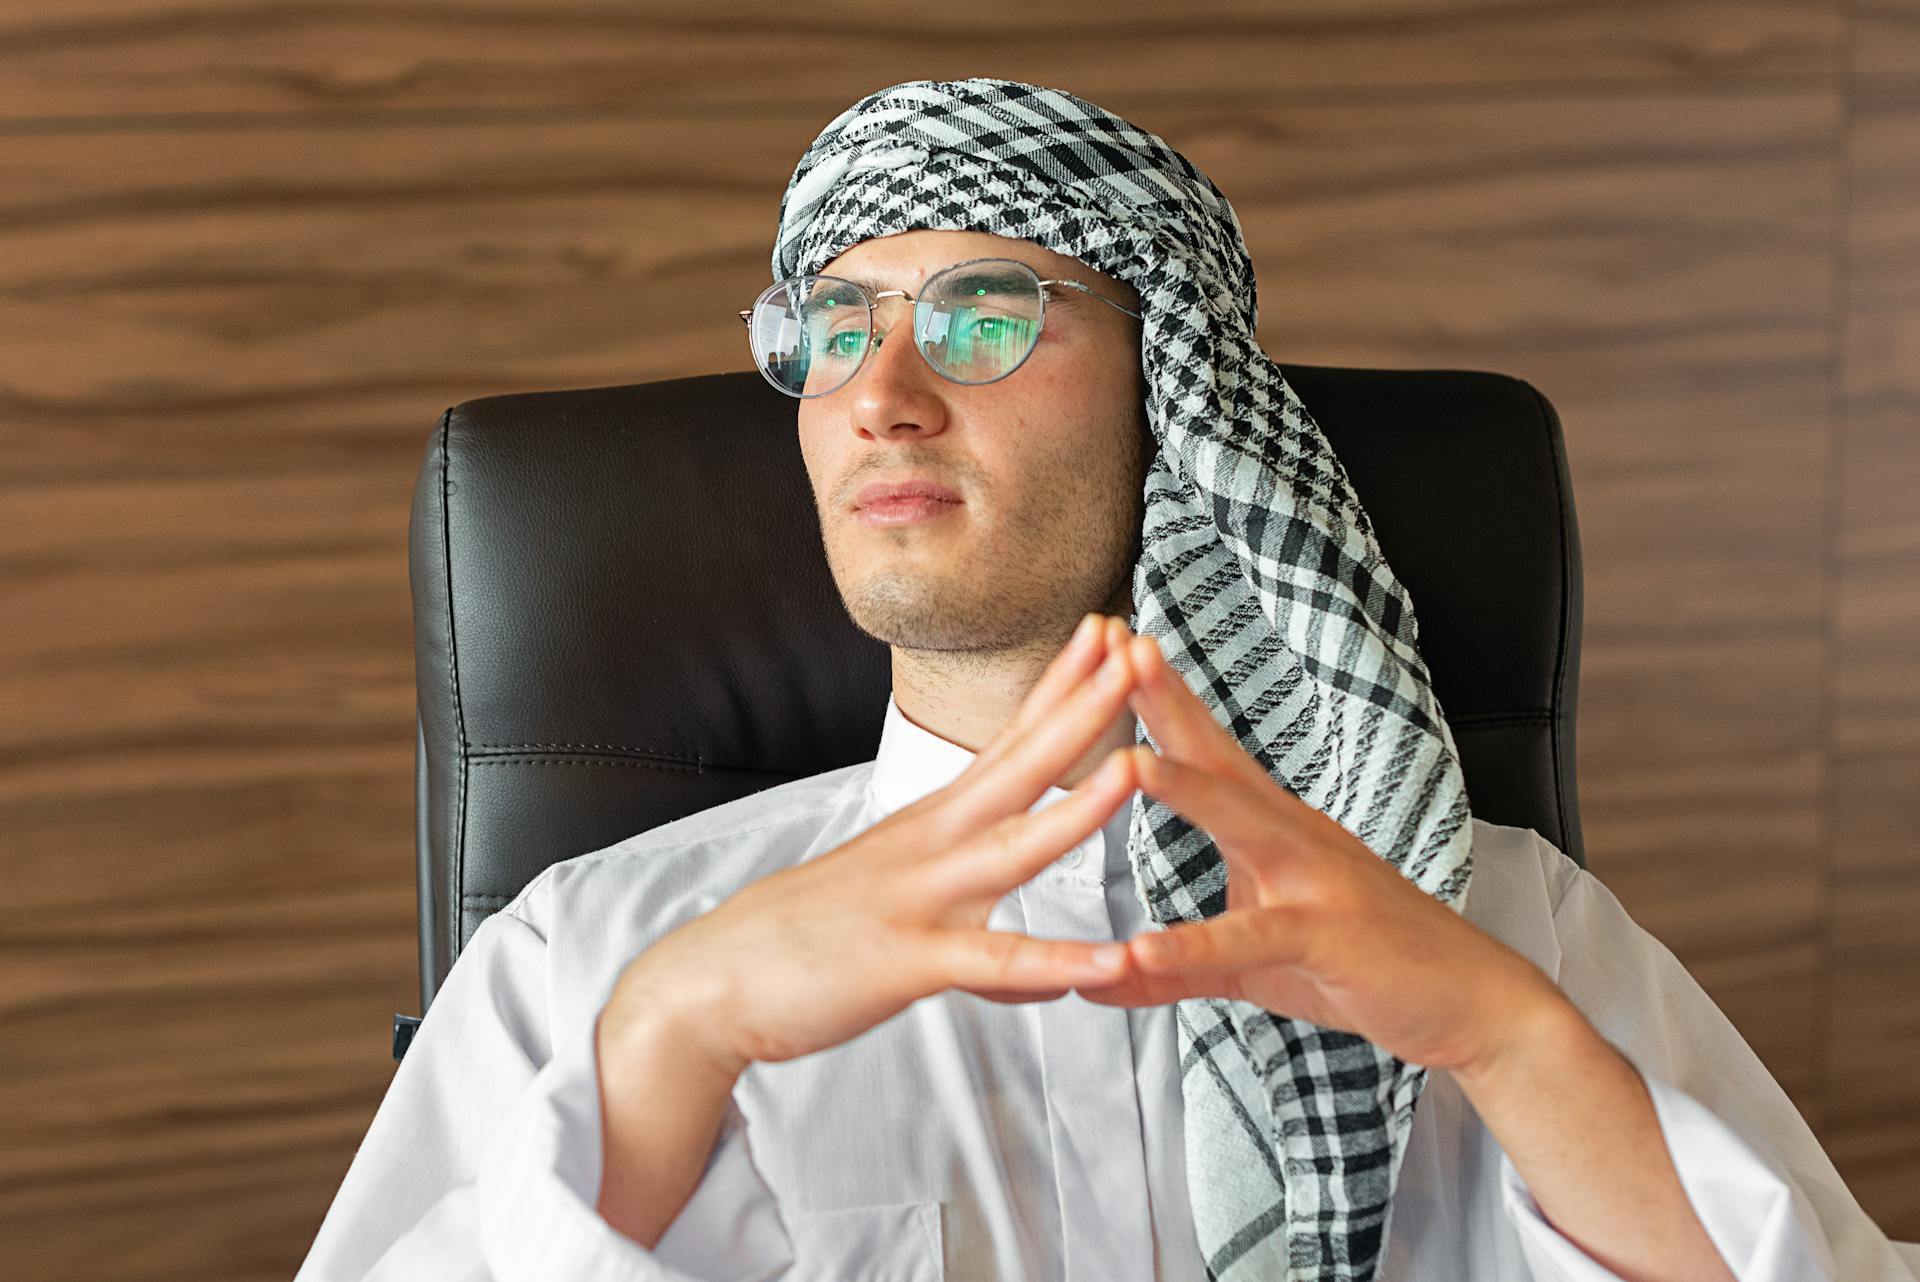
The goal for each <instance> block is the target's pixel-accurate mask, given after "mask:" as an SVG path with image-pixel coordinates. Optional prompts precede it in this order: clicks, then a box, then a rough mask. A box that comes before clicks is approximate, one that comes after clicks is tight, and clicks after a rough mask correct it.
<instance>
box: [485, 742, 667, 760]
mask: <svg viewBox="0 0 1920 1282" xmlns="http://www.w3.org/2000/svg"><path fill="white" fill-rule="evenodd" d="M473 746H474V748H475V749H476V750H478V751H500V752H514V751H522V750H544V749H549V748H555V749H560V750H562V751H566V752H602V751H604V752H638V753H644V754H645V755H647V756H650V757H662V758H665V759H666V760H668V761H691V762H692V763H693V764H694V765H699V764H700V758H699V757H698V756H693V757H689V756H687V755H686V754H685V753H681V752H663V751H661V750H660V749H658V748H636V747H634V746H633V745H632V744H630V743H476V744H474V745H473Z"/></svg>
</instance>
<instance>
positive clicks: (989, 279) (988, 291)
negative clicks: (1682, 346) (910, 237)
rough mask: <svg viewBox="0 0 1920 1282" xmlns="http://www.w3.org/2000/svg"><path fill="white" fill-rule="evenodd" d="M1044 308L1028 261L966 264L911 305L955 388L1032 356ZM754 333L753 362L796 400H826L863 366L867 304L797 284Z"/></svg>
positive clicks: (766, 310)
mask: <svg viewBox="0 0 1920 1282" xmlns="http://www.w3.org/2000/svg"><path fill="white" fill-rule="evenodd" d="M888 301H889V302H891V301H894V300H891V299H889V300H888ZM1042 305H1043V299H1042V294H1041V290H1040V277H1039V275H1038V274H1036V273H1035V272H1034V271H1033V270H1032V269H1031V268H1029V267H1027V266H1026V265H1025V264H1024V263H1016V262H1013V261H1011V260H988V261H985V262H975V263H961V264H958V265H956V266H955V267H952V268H949V269H947V270H946V271H943V272H941V273H939V274H938V275H936V276H935V277H934V278H933V279H932V280H930V281H928V282H927V288H926V289H924V290H923V291H922V292H921V295H920V298H919V301H918V302H917V303H916V304H915V305H914V337H915V340H916V345H917V346H918V347H919V349H920V351H921V353H922V354H923V355H924V356H925V357H926V358H927V362H928V363H929V364H930V365H932V366H933V368H934V369H935V370H937V371H939V372H940V373H941V374H943V375H945V376H946V377H947V378H950V379H952V380H953V381H954V382H956V383H969V384H973V383H991V382H994V381H995V380H996V379H1002V378H1005V377H1006V376H1007V375H1008V374H1011V373H1012V372H1013V371H1014V370H1016V369H1018V368H1019V367H1020V366H1021V364H1022V363H1024V362H1025V361H1026V359H1027V356H1028V354H1029V353H1031V352H1032V351H1033V344H1034V340H1035V339H1037V338H1038V337H1039V335H1040V316H1041V310H1042ZM751 332H752V338H753V352H754V357H755V359H756V360H758V361H759V363H760V369H761V372H762V373H763V374H765V375H766V377H767V378H768V380H769V381H771V382H772V383H773V384H774V385H775V386H776V387H779V388H780V389H781V390H783V391H785V392H788V393H789V394H791V395H794V396H802V397H806V396H824V395H826V394H827V393H828V392H831V391H834V390H835V389H837V388H839V387H840V386H842V385H843V384H845V383H846V382H847V380H849V379H851V378H852V377H853V375H854V373H855V372H856V371H857V370H858V369H859V368H860V362H861V359H862V358H863V357H864V356H865V354H866V344H867V342H868V317H867V300H866V298H865V297H864V296H863V295H862V293H861V291H860V289H859V288H858V287H857V286H855V285H854V284H853V283H852V282H850V281H844V280H840V279H838V278H837V277H833V276H799V277H795V278H793V279H792V280H788V281H785V282H783V283H782V284H781V285H780V287H779V288H777V289H774V290H772V291H770V292H769V293H768V294H767V296H766V297H765V298H763V299H762V300H761V301H760V303H759V305H758V306H757V307H756V308H755V309H754V313H753V323H752V326H751ZM885 337H886V335H885V334H883V335H882V339H883V340H884V338H885Z"/></svg>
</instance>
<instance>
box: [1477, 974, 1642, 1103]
mask: <svg viewBox="0 0 1920 1282" xmlns="http://www.w3.org/2000/svg"><path fill="white" fill-rule="evenodd" d="M1529 991H1530V992H1531V993H1532V996H1531V997H1529V998H1528V999H1527V1000H1525V1001H1524V1002H1523V1003H1522V1004H1521V1005H1520V1006H1519V1007H1518V1008H1515V1009H1510V1010H1508V1011H1507V1012H1505V1017H1504V1018H1503V1020H1502V1022H1501V1029H1500V1034H1499V1035H1498V1037H1496V1038H1494V1039H1492V1040H1490V1041H1489V1043H1488V1045H1487V1046H1486V1047H1485V1048H1483V1050H1482V1051H1481V1053H1480V1055H1479V1056H1478V1057H1477V1058H1476V1059H1474V1060H1473V1061H1472V1062H1470V1063H1467V1064H1461V1065H1457V1066H1455V1067H1454V1068H1453V1069H1452V1070H1451V1071H1452V1073H1453V1076H1454V1078H1455V1079H1456V1080H1457V1081H1458V1082H1459V1083H1460V1088H1461V1089H1462V1090H1463V1091H1465V1092H1466V1094H1467V1095H1468V1097H1469V1098H1473V1097H1475V1096H1480V1095H1482V1094H1483V1093H1485V1092H1489V1091H1499V1090H1501V1089H1502V1087H1503V1085H1504V1084H1507V1083H1511V1082H1514V1081H1515V1080H1516V1079H1518V1078H1521V1077H1525V1076H1528V1075H1531V1074H1536V1073H1538V1072H1539V1071H1540V1070H1541V1069H1542V1068H1548V1069H1549V1071H1550V1066H1551V1065H1554V1064H1564V1063H1566V1062H1567V1057H1568V1056H1569V1055H1572V1054H1577V1053H1580V1052H1584V1051H1591V1050H1593V1049H1595V1048H1594V1046H1593V1043H1594V1042H1595V1041H1604V1040H1605V1039H1604V1038H1601V1036H1600V1033H1599V1030H1597V1029H1595V1028H1594V1026H1593V1025H1592V1024H1591V1023H1589V1022H1588V1020H1587V1017H1586V1016H1585V1015H1583V1014H1581V1013H1580V1009H1579V1008H1578V1007H1577V1006H1575V1005H1574V1004H1573V1003H1572V1002H1571V1001H1569V1000H1568V999H1567V996H1566V994H1565V993H1562V992H1561V991H1560V990H1559V988H1558V987H1556V986H1554V985H1553V983H1552V981H1550V980H1549V981H1547V982H1546V984H1545V985H1544V986H1542V987H1538V988H1534V989H1531V990H1529Z"/></svg>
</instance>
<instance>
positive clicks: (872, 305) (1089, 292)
mask: <svg viewBox="0 0 1920 1282" xmlns="http://www.w3.org/2000/svg"><path fill="white" fill-rule="evenodd" d="M981 263H1006V264H1009V265H1011V266H1014V267H1018V268H1020V269H1021V270H1022V271H1024V272H1026V273H1027V274H1028V275H1030V276H1033V277H1034V278H1036V279H1038V278H1039V275H1040V273H1039V272H1037V271H1035V270H1034V269H1033V266H1032V264H1030V263H1023V262H1021V261H1020V260H1019V259H1017V258H997V257H992V256H988V257H986V258H968V259H965V260H963V261H961V262H957V263H949V264H947V265H946V266H945V267H942V268H941V269H940V270H939V271H937V272H935V273H934V274H933V275H931V276H929V277H928V278H927V280H926V283H925V284H923V285H922V286H921V289H922V290H924V289H925V288H926V285H931V284H932V283H933V282H934V281H936V280H939V279H940V278H941V277H942V276H945V275H946V274H947V273H948V272H951V271H957V270H959V269H960V268H962V267H974V266H978V265H979V264H981ZM803 278H810V279H813V280H834V281H839V282H840V283H841V284H843V285H851V286H853V288H854V289H855V290H857V291H859V294H860V298H861V301H862V302H864V303H865V304H866V305H867V332H866V338H865V340H864V345H863V346H862V347H861V349H860V360H859V362H858V363H857V364H856V365H854V367H853V369H852V371H851V372H850V373H848V375H847V376H846V378H844V379H842V380H841V381H840V382H838V383H836V384H834V386H832V387H831V388H828V389H827V390H826V391H824V392H813V393H806V392H796V391H793V390H792V389H790V388H787V387H783V386H781V385H780V383H779V382H777V381H776V380H775V379H774V377H773V375H771V374H769V373H767V367H766V366H765V365H764V364H762V363H761V360H760V353H759V352H757V351H756V352H754V353H753V366H754V368H755V369H757V370H759V371H760V377H762V378H764V379H766V380H767V382H769V383H772V384H773V386H774V388H775V389H776V390H777V391H780V392H782V393H784V394H785V395H787V396H791V397H793V398H795V399H796V400H813V399H815V398H817V397H821V396H831V395H833V394H834V393H835V392H837V391H839V390H840V389H841V388H843V387H845V386H847V384H849V383H851V382H853V380H854V379H856V378H858V377H859V376H860V371H861V370H863V369H865V368H866V365H867V357H868V356H869V355H871V354H872V352H873V349H874V346H875V344H874V342H873V314H874V312H875V310H877V309H878V308H879V306H880V300H881V299H883V298H902V299H905V300H906V301H907V302H910V303H912V304H914V325H915V332H914V344H913V350H914V351H916V352H919V353H920V359H921V360H923V361H925V362H926V363H927V368H928V369H931V370H932V371H933V372H934V373H936V374H938V375H939V376H940V377H941V378H944V379H946V380H947V381H948V382H949V383H957V384H959V385H960V386H961V387H985V386H987V385H988V384H990V383H998V382H999V381H1000V380H1001V379H1003V378H1006V377H1007V376H1008V375H1010V374H1012V373H1013V372H1014V370H1017V369H1019V368H1020V366H1022V365H1025V364H1026V363H1027V360H1028V359H1029V358H1030V357H1031V356H1032V355H1033V351H1034V348H1035V347H1038V346H1039V344H1040V335H1041V334H1042V333H1044V332H1045V331H1046V328H1047V300H1048V297H1049V295H1048V293H1047V289H1048V287H1049V286H1053V285H1064V286H1067V287H1068V288H1070V289H1077V290H1079V291H1080V292H1081V293H1082V294H1085V295H1086V296H1087V297H1089V298H1097V299H1099V300H1100V301H1101V302H1103V303H1105V304H1106V305H1107V306H1109V307H1111V308H1113V309H1114V310H1116V311H1120V312H1125V313H1126V314H1127V315H1128V316H1131V317H1133V318H1134V319H1135V320H1144V319H1145V318H1144V317H1143V316H1141V314H1140V313H1139V312H1136V311H1134V310H1133V309H1132V308H1130V307H1126V306H1124V305H1122V304H1120V303H1116V302H1114V301H1113V300H1112V299H1111V298H1108V297H1107V296H1106V295H1104V294H1102V293H1100V292H1099V291H1098V290H1096V289H1094V288H1093V286H1091V285H1088V284H1086V283H1084V282H1082V281H1077V280H1065V279H1060V280H1042V281H1040V318H1039V319H1038V320H1037V321H1036V322H1035V323H1034V330H1033V343H1032V344H1031V345H1029V346H1028V348H1027V354H1026V355H1025V356H1022V357H1021V358H1020V360H1019V363H1018V364H1016V365H1014V366H1013V368H1012V369H1009V370H1008V371H1007V372H1006V373H1005V374H999V375H996V376H994V377H993V378H989V379H983V380H982V381H980V382H978V383H969V382H966V381H964V380H962V379H958V378H955V377H953V375H951V374H949V373H947V372H946V371H945V370H943V369H940V368H939V367H937V366H936V365H934V363H933V360H932V358H930V357H929V356H928V355H927V353H926V350H925V349H924V348H922V347H921V346H920V341H919V330H918V326H919V323H920V307H919V303H920V300H919V298H918V297H917V296H916V295H913V294H910V293H908V292H907V291H906V290H904V289H883V290H881V291H880V292H879V293H877V294H871V293H869V292H868V291H867V287H866V286H865V285H862V284H861V283H860V282H859V281H854V280H848V279H847V278H846V277H844V276H833V275H829V274H827V273H824V272H809V273H805V274H804V277H803V276H789V277H787V278H786V279H785V280H779V281H775V282H774V283H773V284H771V285H769V286H767V287H766V288H765V289H763V290H761V291H760V296H759V297H758V298H755V299H754V300H753V306H752V307H748V308H744V309H743V310H742V311H741V312H740V320H741V322H742V323H743V324H745V325H746V326H747V327H748V330H749V333H748V336H747V338H748V347H749V348H751V347H752V339H753V336H752V333H751V330H752V326H753V314H754V313H755V312H756V311H758V310H759V309H760V304H762V303H764V302H766V301H767V299H768V298H770V297H772V296H773V295H774V293H776V292H777V291H779V290H782V289H785V288H786V287H787V286H788V285H791V284H792V283H793V282H794V281H796V280H801V279H803ZM888 332H889V333H891V332H892V331H888Z"/></svg>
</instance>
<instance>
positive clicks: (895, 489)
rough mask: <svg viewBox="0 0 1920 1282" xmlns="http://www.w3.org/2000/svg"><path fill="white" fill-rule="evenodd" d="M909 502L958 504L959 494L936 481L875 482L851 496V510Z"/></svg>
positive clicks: (950, 487)
mask: <svg viewBox="0 0 1920 1282" xmlns="http://www.w3.org/2000/svg"><path fill="white" fill-rule="evenodd" d="M910 501H922V502H933V503H958V502H960V501H961V500H960V494H959V492H958V491H956V490H955V489H954V488H953V487H952V486H949V485H942V484H940V483H939V482H938V481H876V482H874V483H873V484H872V485H869V486H867V487H866V488H864V489H862V490H861V491H860V492H859V493H858V494H856V495H854V496H853V510H854V511H856V512H859V511H863V510H864V509H866V508H869V507H874V506H877V505H881V504H895V503H904V502H910Z"/></svg>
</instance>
